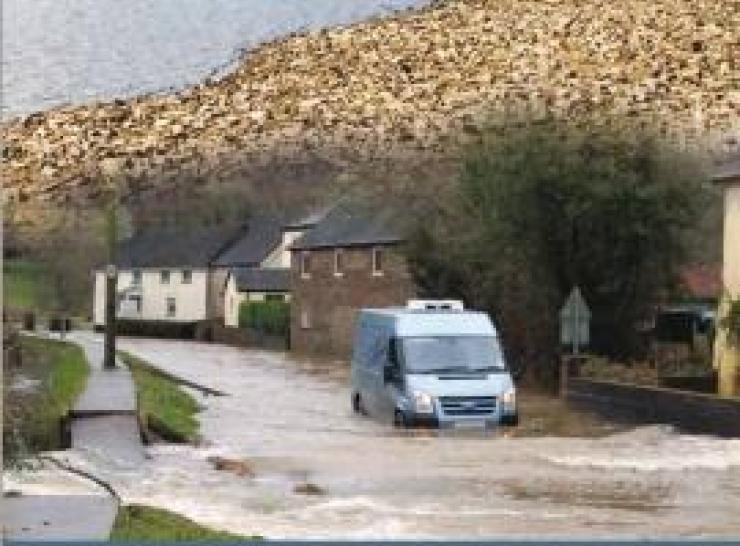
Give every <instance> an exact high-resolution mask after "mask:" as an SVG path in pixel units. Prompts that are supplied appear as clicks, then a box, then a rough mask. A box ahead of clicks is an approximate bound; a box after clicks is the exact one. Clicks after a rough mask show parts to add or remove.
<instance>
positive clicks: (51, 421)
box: [3, 336, 90, 460]
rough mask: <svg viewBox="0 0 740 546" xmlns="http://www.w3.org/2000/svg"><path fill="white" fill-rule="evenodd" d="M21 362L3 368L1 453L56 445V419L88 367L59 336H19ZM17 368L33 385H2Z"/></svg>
mask: <svg viewBox="0 0 740 546" xmlns="http://www.w3.org/2000/svg"><path fill="white" fill-rule="evenodd" d="M20 346H21V353H22V366H21V368H20V369H9V368H7V369H6V368H4V370H3V371H4V372H5V373H4V374H3V386H4V389H3V394H4V396H5V400H4V402H5V403H4V406H3V428H4V430H3V447H4V448H5V456H6V460H7V459H22V458H23V457H24V456H26V455H29V454H31V453H36V452H38V451H46V450H50V449H58V448H59V447H60V444H61V437H60V426H59V423H60V419H61V418H62V417H63V416H65V415H66V414H67V412H68V411H69V410H70V408H71V407H72V406H73V404H74V403H75V400H77V397H78V396H79V395H80V394H81V393H82V391H83V390H84V389H85V385H86V383H87V378H88V375H89V373H90V368H89V365H88V363H87V360H86V358H85V353H84V352H83V350H82V349H81V348H80V347H78V346H77V345H74V344H73V343H67V342H62V341H55V340H48V339H41V338H36V337H31V336H20ZM18 374H20V375H21V376H22V378H25V379H31V380H38V381H40V385H39V386H38V388H35V389H29V390H20V391H18V390H14V389H10V388H8V387H9V386H10V385H11V384H12V382H14V381H15V380H16V378H17V377H18Z"/></svg>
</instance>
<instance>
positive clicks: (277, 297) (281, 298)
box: [265, 294, 285, 301]
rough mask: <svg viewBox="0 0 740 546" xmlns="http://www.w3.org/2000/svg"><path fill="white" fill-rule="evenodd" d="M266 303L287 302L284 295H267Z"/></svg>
mask: <svg viewBox="0 0 740 546" xmlns="http://www.w3.org/2000/svg"><path fill="white" fill-rule="evenodd" d="M265 301H285V295H284V294H265Z"/></svg>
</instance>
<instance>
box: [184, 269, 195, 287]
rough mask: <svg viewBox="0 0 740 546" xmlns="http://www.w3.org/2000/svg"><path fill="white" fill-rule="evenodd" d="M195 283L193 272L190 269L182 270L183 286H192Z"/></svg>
mask: <svg viewBox="0 0 740 546" xmlns="http://www.w3.org/2000/svg"><path fill="white" fill-rule="evenodd" d="M191 282H193V272H192V271H191V270H190V269H183V270H182V284H190V283H191Z"/></svg>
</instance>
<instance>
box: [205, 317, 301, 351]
mask: <svg viewBox="0 0 740 546" xmlns="http://www.w3.org/2000/svg"><path fill="white" fill-rule="evenodd" d="M212 335H213V338H212V339H213V341H215V342H217V343H225V344H227V345H236V346H237V347H246V348H249V349H268V350H271V351H287V350H288V349H289V348H290V338H289V337H288V336H273V335H270V334H265V333H263V332H258V331H257V330H254V329H252V328H230V327H226V326H222V325H220V324H217V325H215V326H214V327H213V330H212Z"/></svg>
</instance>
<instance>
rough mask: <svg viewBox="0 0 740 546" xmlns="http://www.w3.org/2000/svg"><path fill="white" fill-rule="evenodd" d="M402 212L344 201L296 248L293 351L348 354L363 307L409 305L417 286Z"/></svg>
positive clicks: (293, 267) (292, 248)
mask: <svg viewBox="0 0 740 546" xmlns="http://www.w3.org/2000/svg"><path fill="white" fill-rule="evenodd" d="M402 244H403V236H402V230H401V227H400V221H399V215H398V214H397V213H395V212H393V211H391V210H390V209H387V208H378V209H374V210H373V209H371V208H370V207H367V206H359V205H357V204H352V203H348V202H346V201H342V202H340V203H339V204H337V205H336V206H335V207H334V208H333V209H331V210H330V211H329V212H328V213H326V215H325V216H324V217H323V219H322V220H320V221H319V222H318V223H317V224H316V225H315V226H314V227H313V228H311V229H310V230H309V231H307V233H306V234H305V235H303V236H302V237H301V238H299V239H298V240H297V241H296V242H295V243H294V244H293V246H292V247H291V254H292V257H291V286H292V289H293V300H292V302H293V304H292V305H291V327H290V332H291V349H292V350H294V351H296V352H298V353H303V354H322V355H331V356H337V357H347V356H349V354H350V351H351V347H352V337H353V331H354V321H355V316H356V314H357V311H358V310H359V309H361V308H363V307H388V306H395V305H405V303H406V301H407V300H408V299H409V298H411V297H413V296H414V293H415V287H414V283H413V281H412V279H411V276H410V274H409V271H408V268H407V265H406V261H405V258H404V257H403V255H402V254H401V252H400V246H401V245H402Z"/></svg>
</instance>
